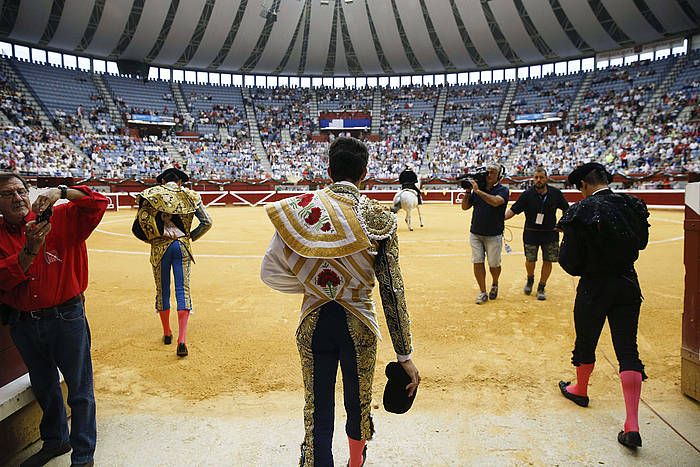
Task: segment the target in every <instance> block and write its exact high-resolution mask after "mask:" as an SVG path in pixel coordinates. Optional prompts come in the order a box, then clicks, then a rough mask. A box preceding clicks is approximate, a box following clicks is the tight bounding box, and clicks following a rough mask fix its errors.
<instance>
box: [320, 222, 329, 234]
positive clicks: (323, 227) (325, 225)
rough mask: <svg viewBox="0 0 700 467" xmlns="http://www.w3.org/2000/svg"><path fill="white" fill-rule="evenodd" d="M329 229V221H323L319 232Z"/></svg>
mask: <svg viewBox="0 0 700 467" xmlns="http://www.w3.org/2000/svg"><path fill="white" fill-rule="evenodd" d="M329 230H331V223H330V222H324V223H323V225H322V226H321V232H328V231H329Z"/></svg>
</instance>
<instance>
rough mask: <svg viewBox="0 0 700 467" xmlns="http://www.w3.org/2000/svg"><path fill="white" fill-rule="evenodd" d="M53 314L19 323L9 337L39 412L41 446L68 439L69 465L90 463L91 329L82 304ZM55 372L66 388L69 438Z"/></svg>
mask: <svg viewBox="0 0 700 467" xmlns="http://www.w3.org/2000/svg"><path fill="white" fill-rule="evenodd" d="M55 310H56V314H55V316H51V317H46V318H42V319H38V320H35V319H32V318H29V319H25V320H21V321H18V322H17V323H15V324H14V325H12V328H11V330H10V333H11V335H12V340H13V341H14V343H15V346H16V347H17V350H19V353H20V355H22V359H23V360H24V363H25V364H26V365H27V368H28V369H29V379H30V380H31V383H32V391H33V392H34V396H35V397H36V400H37V402H39V405H40V406H41V409H42V411H43V416H42V418H41V424H40V425H39V431H40V433H41V439H42V440H43V442H44V446H45V447H47V448H54V447H57V446H60V445H61V444H64V443H67V442H68V441H69V439H70V444H71V446H72V448H73V453H72V454H71V461H72V462H73V463H75V464H82V463H86V462H89V461H91V460H92V459H93V455H94V453H95V444H96V442H97V427H96V422H95V392H94V389H93V381H92V360H91V358H90V328H89V326H88V322H87V318H86V317H85V309H84V307H83V303H82V302H81V301H77V303H74V304H72V305H68V306H63V307H60V308H56V309H55ZM58 370H61V373H63V377H64V379H65V381H66V385H67V386H68V405H69V406H70V408H71V430H70V438H69V436H68V420H67V417H66V409H65V407H64V405H63V396H62V394H61V386H60V384H59V377H58Z"/></svg>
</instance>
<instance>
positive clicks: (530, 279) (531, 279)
mask: <svg viewBox="0 0 700 467" xmlns="http://www.w3.org/2000/svg"><path fill="white" fill-rule="evenodd" d="M534 282H535V278H534V277H528V278H527V282H525V287H523V292H524V293H525V295H530V294H531V293H532V284H534Z"/></svg>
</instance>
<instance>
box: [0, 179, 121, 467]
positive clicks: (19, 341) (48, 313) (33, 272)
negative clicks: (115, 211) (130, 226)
mask: <svg viewBox="0 0 700 467" xmlns="http://www.w3.org/2000/svg"><path fill="white" fill-rule="evenodd" d="M59 199H67V200H68V201H69V202H68V203H65V204H62V205H60V206H55V207H53V205H54V203H55V202H56V201H58V200H59ZM107 204H108V200H107V198H106V197H104V196H103V195H101V194H99V193H96V192H94V191H92V190H90V189H89V188H87V187H85V186H77V187H73V188H68V187H67V186H65V185H59V186H58V187H56V188H50V189H48V190H46V191H44V192H43V193H42V194H41V195H39V197H38V198H37V199H36V201H35V202H34V204H31V203H30V201H29V187H28V185H27V183H26V182H25V180H24V179H23V178H22V177H20V176H19V175H17V174H13V173H9V174H8V173H0V214H2V219H0V303H2V304H3V310H2V321H3V324H9V325H10V335H11V336H12V340H13V341H14V343H15V346H16V347H17V350H18V351H19V353H20V355H21V356H22V360H24V363H25V364H26V365H27V368H28V369H29V379H30V381H31V384H32V391H33V392H34V396H35V397H36V400H37V402H38V403H39V405H40V406H41V409H42V411H43V415H42V418H41V424H40V425H39V431H40V434H41V440H42V441H43V446H42V448H41V449H40V450H39V451H38V452H37V453H36V454H34V455H32V456H31V457H29V458H28V459H26V460H25V461H24V462H22V464H21V465H22V466H40V465H44V464H46V463H47V462H49V460H51V459H53V458H54V457H58V456H60V455H62V454H65V453H67V452H68V451H71V450H72V451H73V453H72V455H71V465H72V466H79V465H87V466H90V465H93V455H94V452H95V443H96V441H97V432H96V424H95V395H94V389H93V381H92V360H91V357H90V329H89V327H88V322H87V318H86V317H85V309H84V303H83V292H84V291H85V289H86V287H87V284H88V263H87V249H86V247H85V240H86V239H87V238H88V237H89V236H90V234H91V233H92V231H93V230H94V229H95V227H97V224H99V223H100V220H101V219H102V216H103V214H104V212H105V210H106V209H107ZM58 370H60V371H61V373H62V374H63V377H64V379H65V381H66V385H67V386H68V405H69V406H70V408H71V430H70V435H69V432H68V420H67V417H66V410H65V407H64V405H63V397H62V395H61V386H60V381H59V376H58Z"/></svg>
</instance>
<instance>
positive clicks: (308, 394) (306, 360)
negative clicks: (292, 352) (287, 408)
mask: <svg viewBox="0 0 700 467" xmlns="http://www.w3.org/2000/svg"><path fill="white" fill-rule="evenodd" d="M318 316H319V310H318V308H317V309H315V310H313V312H311V313H310V314H309V315H308V316H307V317H306V318H305V319H304V320H303V321H302V322H301V323H300V324H299V327H298V328H297V348H298V349H299V357H300V358H301V372H302V376H303V378H304V444H302V448H301V449H302V455H301V462H302V463H300V464H299V465H303V466H304V467H306V466H309V467H313V465H314V409H315V402H314V370H313V369H314V354H313V350H312V348H311V346H312V342H313V337H314V330H315V329H316V323H317V322H318Z"/></svg>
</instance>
